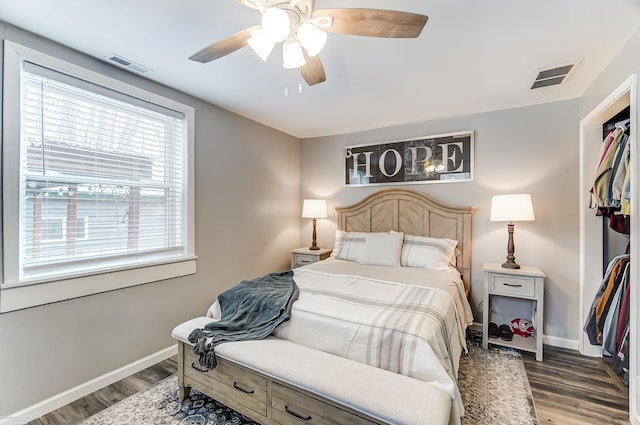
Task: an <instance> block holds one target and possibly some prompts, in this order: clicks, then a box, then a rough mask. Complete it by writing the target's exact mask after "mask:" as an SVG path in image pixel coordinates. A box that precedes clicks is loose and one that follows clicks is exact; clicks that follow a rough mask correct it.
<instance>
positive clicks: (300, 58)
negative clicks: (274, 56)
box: [282, 41, 306, 69]
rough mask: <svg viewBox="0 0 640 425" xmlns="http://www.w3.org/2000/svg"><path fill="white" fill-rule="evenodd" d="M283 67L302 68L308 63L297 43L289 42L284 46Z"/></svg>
mask: <svg viewBox="0 0 640 425" xmlns="http://www.w3.org/2000/svg"><path fill="white" fill-rule="evenodd" d="M282 58H283V62H282V66H283V67H285V68H287V69H296V68H300V67H301V66H303V65H304V64H305V63H306V60H305V59H304V53H303V52H302V47H301V46H300V43H299V42H297V41H287V42H286V43H284V44H283V45H282Z"/></svg>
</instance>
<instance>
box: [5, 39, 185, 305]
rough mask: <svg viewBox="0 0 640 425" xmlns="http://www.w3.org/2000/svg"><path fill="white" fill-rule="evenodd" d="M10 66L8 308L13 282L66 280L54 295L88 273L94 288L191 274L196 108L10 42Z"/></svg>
mask: <svg viewBox="0 0 640 425" xmlns="http://www.w3.org/2000/svg"><path fill="white" fill-rule="evenodd" d="M4 73H5V87H4V92H5V95H4V96H5V105H6V106H5V109H6V112H5V134H4V141H5V143H4V146H3V156H4V158H5V162H4V171H3V178H4V181H5V189H4V192H3V200H4V205H5V206H12V207H9V208H8V209H7V208H5V211H4V214H3V221H4V228H5V229H7V228H9V229H15V230H14V231H11V232H5V233H4V235H3V237H4V252H3V268H4V281H3V282H2V285H0V290H2V291H1V292H0V312H1V311H6V310H7V309H9V310H10V309H13V308H11V306H9V304H7V298H9V301H11V298H12V295H11V294H13V293H14V292H13V291H11V290H12V289H15V288H23V289H24V288H25V287H31V286H38V288H30V289H29V291H22V292H24V293H25V294H26V293H27V292H30V293H31V294H32V295H33V293H34V292H35V291H39V292H44V293H52V292H53V293H55V292H56V291H55V290H53V291H52V289H51V285H42V284H43V283H51V282H55V283H56V284H57V285H58V286H60V285H67V287H66V288H65V290H64V291H61V293H62V292H64V293H67V295H65V296H59V295H52V296H51V297H44V298H45V299H46V300H47V302H50V301H57V300H59V299H66V298H69V295H68V293H69V288H70V287H71V286H74V287H79V288H82V284H81V283H80V281H81V280H82V278H87V276H91V279H92V280H91V284H90V285H89V286H88V287H87V288H89V287H90V289H89V290H90V293H92V292H100V291H101V290H111V289H114V286H116V287H121V286H130V284H139V283H146V282H147V281H149V278H150V279H151V280H158V279H166V278H168V277H175V276H177V275H182V274H186V273H185V271H187V272H188V273H193V272H194V271H195V262H194V253H193V218H192V217H193V202H192V198H193V196H192V191H193V189H192V178H193V177H192V172H191V171H190V170H192V168H193V167H189V163H190V162H191V161H192V159H191V158H192V154H191V153H192V150H193V146H192V145H193V142H192V141H193V110H192V109H191V108H189V107H187V106H185V105H182V104H179V103H176V102H174V101H171V100H169V99H164V98H161V97H160V96H157V95H155V94H152V93H148V92H146V91H143V90H141V89H138V88H136V87H131V86H128V85H125V84H123V83H122V82H119V81H116V80H113V79H110V78H108V77H105V76H103V75H100V74H96V73H93V72H90V71H88V70H85V69H82V68H78V67H76V66H74V65H71V64H68V63H64V62H62V61H60V60H57V59H55V58H52V57H50V56H46V55H44V54H41V53H38V52H35V51H33V50H31V49H28V48H25V47H23V46H19V45H17V44H14V43H11V42H6V43H5V70H4ZM14 114H15V115H14ZM7 116H9V117H11V116H17V117H19V119H18V120H8V119H6V118H7ZM7 158H16V161H14V162H15V163H12V162H11V161H8V160H7ZM6 183H9V187H11V188H13V190H7V184H6ZM185 262H186V263H187V264H188V265H187V266H186V267H185V264H181V265H179V266H177V267H172V266H171V265H172V264H174V265H175V264H176V263H185ZM155 266H160V268H161V269H162V270H163V271H160V270H158V271H157V273H147V272H149V268H152V267H155ZM141 267H144V268H145V274H148V275H149V278H133V280H131V281H129V280H127V279H130V278H131V276H126V277H125V276H124V275H123V273H126V271H127V270H132V269H137V268H141ZM114 272H118V274H117V275H114V274H113V273H114ZM105 273H109V276H106V275H105V276H102V278H100V279H98V280H102V281H104V282H106V283H103V284H102V285H103V286H101V287H100V288H97V289H96V288H95V287H94V286H95V284H96V282H97V280H96V275H97V274H105ZM138 275H139V273H138ZM123 277H125V281H127V282H128V283H129V284H125V285H123V284H122V283H115V280H116V279H118V280H119V281H120V282H121V281H122V279H123ZM78 279H80V281H78ZM110 280H113V281H114V282H111V283H109V281H110ZM70 281H75V282H70ZM35 284H37V285H35ZM45 287H46V288H45ZM71 292H74V293H75V291H71ZM84 292H86V291H83V290H80V291H79V293H78V295H73V294H72V295H71V296H80V295H86V293H84ZM20 298H21V301H20V303H22V304H20V305H23V304H25V303H26V304H25V305H23V306H28V305H31V304H32V303H31V302H29V300H28V299H26V298H29V297H26V298H25V297H24V296H21V297H20ZM35 298H42V295H41V294H39V296H38V297H35ZM19 308H22V307H19Z"/></svg>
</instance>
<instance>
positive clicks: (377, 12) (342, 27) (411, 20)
mask: <svg viewBox="0 0 640 425" xmlns="http://www.w3.org/2000/svg"><path fill="white" fill-rule="evenodd" d="M321 16H330V17H332V18H333V23H332V25H331V26H330V27H328V28H323V29H324V30H325V31H328V32H335V33H340V34H350V35H363V36H367V37H388V38H416V37H418V36H419V35H420V33H421V32H422V28H424V26H425V24H426V23H427V20H428V19H429V17H428V16H425V15H420V14H417V13H410V12H401V11H398V10H382V9H320V10H316V11H315V12H313V17H314V18H315V17H321Z"/></svg>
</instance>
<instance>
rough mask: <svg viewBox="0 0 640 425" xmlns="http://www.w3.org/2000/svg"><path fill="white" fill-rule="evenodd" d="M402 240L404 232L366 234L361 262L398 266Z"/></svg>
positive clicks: (372, 264) (371, 264) (373, 264)
mask: <svg viewBox="0 0 640 425" xmlns="http://www.w3.org/2000/svg"><path fill="white" fill-rule="evenodd" d="M403 240H404V234H403V233H398V232H394V233H391V234H387V233H370V234H368V235H367V240H366V242H365V252H364V259H363V260H362V264H366V265H370V266H389V267H400V253H401V252H402V241H403Z"/></svg>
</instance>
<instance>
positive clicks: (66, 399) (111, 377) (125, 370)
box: [0, 344, 178, 425]
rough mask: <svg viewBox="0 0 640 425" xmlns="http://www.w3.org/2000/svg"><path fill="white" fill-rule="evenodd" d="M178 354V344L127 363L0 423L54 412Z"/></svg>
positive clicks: (20, 421) (11, 423)
mask: <svg viewBox="0 0 640 425" xmlns="http://www.w3.org/2000/svg"><path fill="white" fill-rule="evenodd" d="M176 354H178V345H177V344H176V345H172V346H170V347H167V348H165V349H163V350H160V351H158V352H156V353H153V354H151V355H149V356H147V357H145V358H142V359H140V360H137V361H135V362H133V363H130V364H128V365H125V366H123V367H121V368H119V369H116V370H114V371H111V372H108V373H105V374H104V375H102V376H98V377H97V378H95V379H92V380H90V381H87V382H85V383H83V384H80V385H78V386H77V387H74V388H71V389H69V390H67V391H64V392H62V393H60V394H57V395H55V396H53V397H50V398H48V399H46V400H43V401H41V402H39V403H36V404H34V405H33V406H29V407H27V408H26V409H23V410H21V411H19V412H16V413H14V414H12V415H9V416H7V417H0V425H23V424H26V423H27V422H30V421H32V420H34V419H36V418H39V417H40V416H43V415H46V414H47V413H49V412H53V411H54V410H56V409H59V408H60V407H62V406H65V405H67V404H69V403H71V402H73V401H75V400H77V399H79V398H82V397H84V396H86V395H88V394H91V393H92V392H94V391H97V390H99V389H100V388H103V387H106V386H108V385H111V384H113V383H114V382H117V381H119V380H121V379H123V378H126V377H127V376H129V375H132V374H134V373H136V372H140V371H141V370H144V369H146V368H148V367H149V366H153V365H154V364H156V363H159V362H161V361H163V360H166V359H168V358H169V357H171V356H174V355H176Z"/></svg>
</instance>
